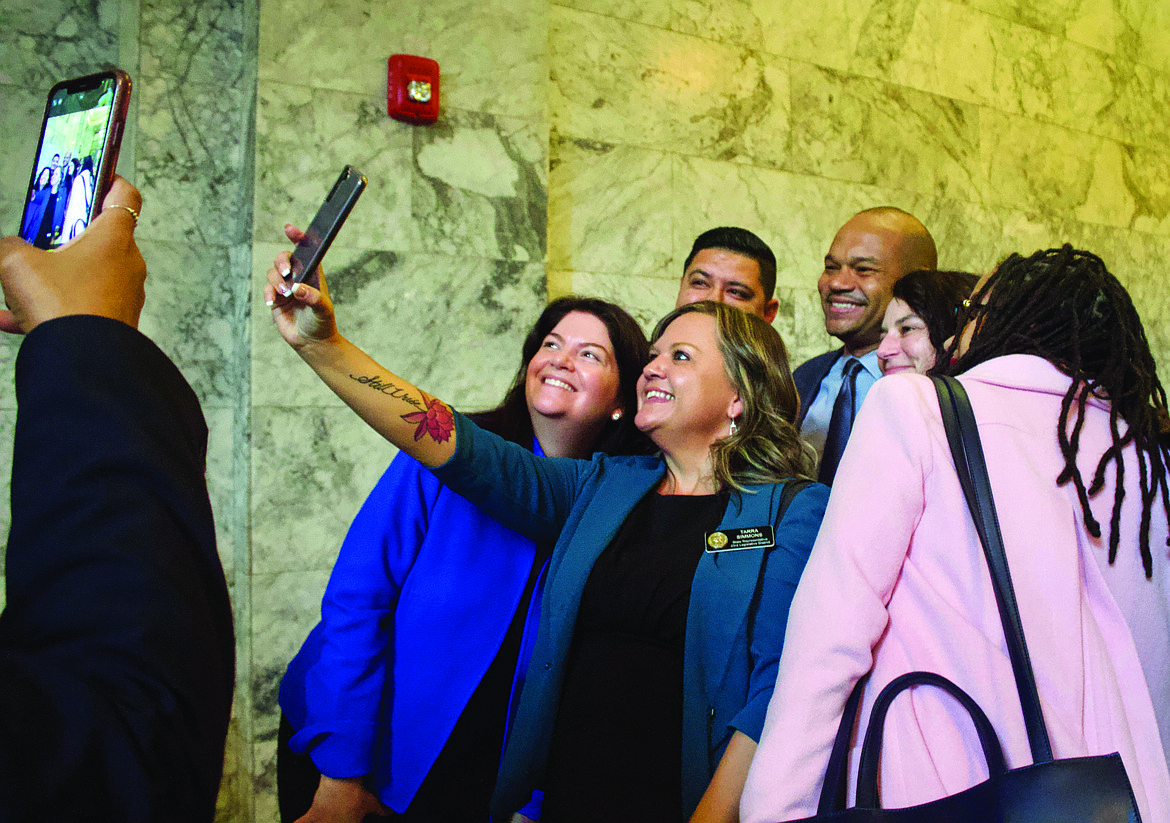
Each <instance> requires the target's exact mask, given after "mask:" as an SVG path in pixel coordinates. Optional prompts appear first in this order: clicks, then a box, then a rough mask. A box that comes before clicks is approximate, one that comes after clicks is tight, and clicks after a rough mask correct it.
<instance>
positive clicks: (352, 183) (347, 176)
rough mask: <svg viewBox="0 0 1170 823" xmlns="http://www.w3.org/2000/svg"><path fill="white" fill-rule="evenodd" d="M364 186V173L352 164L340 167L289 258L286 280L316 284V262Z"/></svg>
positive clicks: (351, 208) (327, 247)
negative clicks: (334, 181) (340, 169)
mask: <svg viewBox="0 0 1170 823" xmlns="http://www.w3.org/2000/svg"><path fill="white" fill-rule="evenodd" d="M365 188H366V177H365V175H363V174H362V173H361V172H360V171H358V170H357V169H355V168H354V167H353V166H346V167H345V168H344V169H343V170H342V172H341V176H340V177H338V178H337V182H336V183H334V184H333V188H332V189H330V190H329V194H328V195H327V196H326V197H325V202H324V203H322V204H321V208H320V209H318V210H317V216H316V217H314V218H313V222H312V223H310V224H309V228H308V229H306V230H305V234H304V236H303V237H302V238H301V240H300V242H299V243H297V247H296V249H295V250H294V251H293V253H292V256H291V257H290V258H289V268H290V270H291V274H290V275H289V283H290V284H292V285H295V284H297V283H305V282H307V283H308V284H309V285H310V286H316V285H317V266H319V265H320V263H321V259H322V258H323V257H325V252H327V251H329V246H330V245H331V244H332V243H333V238H335V237H336V236H337V232H338V231H340V230H341V227H342V225H343V224H344V223H345V218H347V217H348V216H349V213H350V211H352V210H353V207H354V204H355V203H357V199H358V197H360V196H361V193H362V191H364V190H365Z"/></svg>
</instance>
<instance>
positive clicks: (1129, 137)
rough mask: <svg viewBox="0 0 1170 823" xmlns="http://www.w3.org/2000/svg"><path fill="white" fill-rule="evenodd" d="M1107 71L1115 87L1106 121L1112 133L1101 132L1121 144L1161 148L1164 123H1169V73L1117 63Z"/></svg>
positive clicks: (1127, 63) (1126, 63)
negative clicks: (1108, 121)
mask: <svg viewBox="0 0 1170 823" xmlns="http://www.w3.org/2000/svg"><path fill="white" fill-rule="evenodd" d="M1110 71H1111V73H1112V74H1113V75H1114V76H1115V77H1116V78H1117V80H1116V82H1117V84H1118V87H1119V90H1118V94H1117V99H1116V102H1115V103H1114V108H1113V112H1112V114H1113V117H1112V118H1111V120H1110V122H1111V123H1112V124H1113V126H1114V130H1113V131H1112V132H1106V131H1102V132H1101V133H1102V134H1105V136H1107V137H1111V138H1113V139H1115V140H1118V141H1120V142H1122V143H1129V144H1131V145H1136V146H1146V147H1148V148H1152V149H1159V150H1161V149H1165V147H1166V124H1167V123H1170V74H1168V73H1167V72H1164V71H1159V70H1157V69H1151V68H1150V67H1149V66H1144V65H1142V64H1141V63H1129V62H1122V61H1121V60H1116V61H1114V62H1113V63H1112V64H1111V65H1110Z"/></svg>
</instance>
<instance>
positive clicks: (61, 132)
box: [20, 69, 130, 249]
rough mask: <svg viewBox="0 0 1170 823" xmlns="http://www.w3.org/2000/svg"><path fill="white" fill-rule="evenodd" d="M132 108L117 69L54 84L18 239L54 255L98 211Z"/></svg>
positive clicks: (125, 77) (126, 86) (127, 79)
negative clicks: (54, 250) (20, 238)
mask: <svg viewBox="0 0 1170 823" xmlns="http://www.w3.org/2000/svg"><path fill="white" fill-rule="evenodd" d="M129 104H130V76H129V75H128V74H126V72H124V71H122V70H121V69H110V70H109V71H104V72H100V73H98V74H90V75H87V76H85V77H77V78H74V79H73V80H65V81H62V82H60V83H57V84H56V85H55V86H53V88H52V89H51V90H50V91H49V99H48V102H47V103H46V104H45V116H44V119H43V121H42V122H41V136H40V139H39V141H38V143H37V153H36V158H35V161H34V163H33V170H32V175H31V177H30V179H29V184H28V193H27V194H26V196H25V201H24V213H23V215H22V217H21V221H20V236H21V237H23V238H24V239H25V240H26V241H28V242H29V243H32V244H33V245H34V246H36V247H37V248H41V249H54V248H57V247H58V246H61V245H62V244H64V243H67V242H69V241H70V240H72V239H74V238H75V237H77V235H79V234H81V232H83V231H84V230H85V227H86V226H88V225H89V221H90V220H92V219H93V218H94V217H95V216H96V215H97V214H98V212H99V211H101V207H102V200H103V199H104V198H105V196H106V192H107V191H108V190H109V188H110V183H111V181H112V180H113V178H114V169H115V167H116V166H117V164H118V151H119V149H120V148H121V145H122V132H123V129H124V128H125V124H126V112H127V111H128V108H129Z"/></svg>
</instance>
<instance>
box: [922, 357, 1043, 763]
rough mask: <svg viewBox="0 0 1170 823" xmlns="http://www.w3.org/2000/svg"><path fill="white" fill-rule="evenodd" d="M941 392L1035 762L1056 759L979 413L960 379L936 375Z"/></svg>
mask: <svg viewBox="0 0 1170 823" xmlns="http://www.w3.org/2000/svg"><path fill="white" fill-rule="evenodd" d="M931 379H932V380H933V381H934V387H935V390H936V391H937V392H938V403H939V408H940V410H941V412H942V420H943V428H945V429H946V433H947V442H948V443H949V444H950V447H951V456H952V457H953V458H954V461H955V470H956V472H957V473H958V475H959V484H960V485H961V486H962V487H963V494H964V495H965V496H966V498H967V506H968V507H969V508H970V510H971V518H972V520H974V522H975V531H976V532H978V534H979V542H980V543H982V544H983V553H984V555H985V556H986V558H987V565H988V568H989V569H990V570H991V583H992V587H993V588H994V590H995V602H996V603H997V604H998V606H999V616H1000V620H1001V621H1002V623H1003V631H1004V635H1005V636H1006V637H1007V649H1008V657H1009V658H1010V659H1011V663H1012V672H1013V673H1014V674H1015V678H1016V689H1017V690H1018V691H1019V694H1020V704H1021V706H1022V707H1023V710H1024V726H1025V727H1026V729H1027V731H1028V744H1029V746H1030V747H1031V749H1032V761H1033V762H1034V763H1047V762H1050V761H1051V760H1052V744H1051V743H1050V742H1049V740H1048V730H1047V728H1046V727H1045V725H1044V714H1043V712H1042V711H1041V708H1040V695H1039V693H1038V692H1037V691H1036V677H1035V675H1034V674H1033V672H1032V661H1031V658H1030V657H1029V656H1028V647H1027V644H1026V643H1025V641H1024V625H1023V623H1022V622H1021V621H1020V611H1019V608H1018V606H1017V604H1016V594H1015V589H1014V588H1013V587H1012V578H1011V574H1010V572H1009V570H1008V564H1007V554H1006V553H1005V552H1004V548H1003V535H1002V534H1001V533H1000V529H999V517H998V516H997V515H996V512H995V500H994V498H993V497H992V495H991V481H990V479H989V478H988V476H987V464H986V462H985V461H984V459H983V445H982V443H981V442H980V440H979V430H978V429H977V428H976V425H975V414H974V412H973V411H972V410H971V401H970V399H969V398H968V397H967V392H966V391H965V390H964V389H963V386H962V385H961V384H960V383H959V381H958V380H955V379H954V378H953V377H933V378H931Z"/></svg>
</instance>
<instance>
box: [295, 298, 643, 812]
mask: <svg viewBox="0 0 1170 823" xmlns="http://www.w3.org/2000/svg"><path fill="white" fill-rule="evenodd" d="M646 351H647V343H646V336H645V335H644V334H643V333H642V330H641V329H640V328H639V327H638V324H637V322H635V321H634V319H633V318H632V317H630V315H629V314H628V313H627V312H626V311H625V310H623V309H621V308H619V307H618V306H615V305H614V304H612V303H607V302H605V301H603V300H595V299H591V298H582V297H565V298H561V299H560V300H556V301H554V302H553V303H552V304H550V305H549V306H548V307H547V308H545V310H544V311H543V312H542V313H541V315H540V318H539V319H538V320H537V321H536V324H535V325H534V326H533V327H532V330H531V331H530V332H529V334H528V336H527V339H526V340H525V341H524V345H523V350H522V356H521V362H520V368H519V370H518V371H517V373H516V376H515V379H514V380H513V382H512V386H511V388H509V390H508V392H507V394H506V395H505V397H504V401H503V402H502V403H501V404H500V405H499V406H498V407H496V408H495V409H492V410H490V411H486V412H482V413H480V414H477V415H474V416H473V419H475V420H476V422H477V423H478V425H480V426H483V427H484V428H485V429H487V430H488V431H492V432H495V433H496V434H498V435H500V436H502V437H505V438H507V439H508V440H509V441H511V442H513V443H516V444H519V445H520V446H522V447H524V448H525V449H530V450H531V452H532V453H535V454H540V455H550V456H558V455H559V456H572V457H587V456H588V455H589V454H591V453H592V452H593V451H594V450H596V451H602V452H606V453H608V454H628V453H631V452H640V453H645V452H646V451H647V449H648V447H649V445H650V444H649V441H647V440H646V438H645V437H644V436H643V435H641V434H640V433H639V432H638V431H637V430H636V429H635V428H634V427H633V424H632V418H633V409H634V406H635V403H636V400H635V396H634V392H635V382H636V380H637V377H638V375H639V373H640V372H641V368H642V364H643V363H645V362H646ZM627 408H628V409H630V412H631V413H630V414H629V415H625V414H624V411H625V409H627ZM551 545H552V541H551V540H550V541H548V543H547V545H546V546H545V548H544V550H538V548H537V546H536V545H535V544H534V543H533V541H532V540H530V539H528V538H526V537H524V536H522V535H520V534H517V533H516V532H515V531H512V530H511V529H509V528H507V527H505V526H502V525H500V524H499V523H498V522H496V521H495V520H493V519H492V518H491V517H490V516H489V515H487V514H484V513H483V512H482V511H480V510H479V509H478V508H476V507H475V506H474V505H472V504H471V503H469V502H467V500H465V499H464V498H462V497H460V496H459V495H458V494H456V493H455V492H454V491H452V490H451V489H449V488H448V487H447V486H445V485H443V484H442V483H440V482H439V480H438V479H437V478H435V476H434V475H432V474H431V473H430V472H429V471H427V470H426V469H425V468H423V466H421V465H420V464H419V462H418V461H417V460H415V459H414V458H412V457H411V456H410V455H408V454H406V453H399V454H398V455H397V456H396V457H395V458H394V460H393V461H392V462H391V464H390V467H389V468H388V469H387V470H386V473H385V474H384V475H383V476H382V479H381V480H380V481H379V482H378V485H377V486H376V487H375V488H374V490H373V491H372V492H371V493H370V496H369V497H368V498H367V499H366V502H365V503H364V504H363V505H362V508H361V511H360V512H358V515H357V517H356V518H355V519H354V521H353V524H352V525H351V526H350V529H349V533H348V534H347V535H346V538H345V542H344V543H343V544H342V547H341V551H340V553H339V555H338V558H337V562H336V563H335V564H334V566H333V571H332V573H331V575H330V578H329V585H328V587H327V588H326V590H325V597H324V599H323V601H322V603H321V615H322V617H321V622H320V623H318V624H317V626H316V627H315V628H314V629H313V631H312V632H311V633H310V634H309V637H308V639H307V640H306V641H305V643H304V645H303V646H302V647H301V649H300V651H299V652H298V653H297V655H296V657H295V658H293V661H292V662H291V663H290V664H289V667H288V671H287V672H286V673H285V676H284V678H283V680H282V681H281V688H280V705H281V710H282V717H281V729H280V736H279V743H278V749H277V787H278V793H279V799H280V812H281V819H282V820H284V821H286V823H293V821H296V820H300V819H302V817H304V816H305V815H306V813H309V814H308V817H307V819H309V820H313V819H325V820H330V821H345V820H355V821H356V820H360V819H361V818H362V817H363V816H364V814H365V813H366V812H368V811H371V810H380V809H379V804H381V805H382V806H384V807H386V808H388V809H391V810H394V811H395V813H396V814H397V815H398V817H399V819H402V820H405V821H411V820H415V821H424V822H425V823H445V822H446V821H449V822H450V823H472V821H475V820H481V821H484V820H487V818H488V802H489V800H490V798H491V793H492V788H493V787H494V785H495V778H496V772H497V770H498V768H499V762H500V752H501V750H502V748H503V739H504V729H505V723H506V720H507V718H508V716H509V706H510V704H511V705H513V706H514V704H515V702H516V700H517V699H518V698H519V690H518V688H517V685H518V684H519V683H522V682H523V673H524V670H525V666H526V663H527V660H528V653H529V652H530V651H531V645H532V640H533V639H534V638H535V635H536V619H535V616H536V615H537V614H538V613H539V596H537V597H533V592H534V590H535V591H539V589H538V580H539V579H540V576H541V571H542V569H543V567H544V564H545V561H546V560H547V558H548V547H551ZM437 650H441V653H436V651H437ZM534 809H535V810H538V809H539V805H538V804H537V805H535V806H533V807H531V808H530V809H528V811H530V812H533V810H534ZM310 810H311V812H310ZM534 816H535V814H534Z"/></svg>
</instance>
